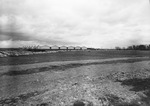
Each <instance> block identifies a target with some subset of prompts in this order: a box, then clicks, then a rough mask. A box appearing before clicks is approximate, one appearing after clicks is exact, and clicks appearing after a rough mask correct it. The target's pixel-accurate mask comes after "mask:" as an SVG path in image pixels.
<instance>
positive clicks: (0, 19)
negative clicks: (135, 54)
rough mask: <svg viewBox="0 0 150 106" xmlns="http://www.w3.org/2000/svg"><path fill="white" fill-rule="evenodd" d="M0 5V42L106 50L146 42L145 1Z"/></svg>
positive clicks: (35, 0) (148, 14)
mask: <svg viewBox="0 0 150 106" xmlns="http://www.w3.org/2000/svg"><path fill="white" fill-rule="evenodd" d="M0 2H1V3H0V42H5V41H6V42H8V41H9V40H10V41H11V43H15V42H18V41H19V43H21V41H22V42H24V41H26V42H38V43H39V42H45V43H46V44H49V45H55V44H57V45H81V46H82V45H83V46H84V45H85V46H91V47H109V48H111V47H115V46H118V45H120V46H128V45H130V44H138V43H150V40H148V35H149V34H150V20H149V19H150V9H149V1H148V0H113V1H112V0H105V1H104V0H42V1H41V0H25V1H24V0H13V1H12V0H5V1H0ZM10 41H9V42H10ZM6 42H5V43H6ZM19 43H17V44H19Z"/></svg>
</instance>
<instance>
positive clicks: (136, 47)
mask: <svg viewBox="0 0 150 106" xmlns="http://www.w3.org/2000/svg"><path fill="white" fill-rule="evenodd" d="M115 49H116V50H150V44H149V45H142V44H141V45H132V46H128V47H126V48H125V47H123V48H121V47H115Z"/></svg>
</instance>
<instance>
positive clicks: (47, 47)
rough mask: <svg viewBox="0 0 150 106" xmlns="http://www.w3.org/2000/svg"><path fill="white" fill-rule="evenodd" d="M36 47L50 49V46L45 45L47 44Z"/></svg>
mask: <svg viewBox="0 0 150 106" xmlns="http://www.w3.org/2000/svg"><path fill="white" fill-rule="evenodd" d="M38 49H45V50H48V49H50V46H47V45H44V46H38Z"/></svg>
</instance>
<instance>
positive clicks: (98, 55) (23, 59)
mask: <svg viewBox="0 0 150 106" xmlns="http://www.w3.org/2000/svg"><path fill="white" fill-rule="evenodd" d="M145 56H148V57H150V51H130V50H119V51H118V50H99V51H95V50H93V51H67V52H57V53H47V54H36V55H25V56H18V57H4V58H0V65H19V64H33V63H42V62H53V61H75V60H93V59H94V60H95V59H106V58H123V57H145Z"/></svg>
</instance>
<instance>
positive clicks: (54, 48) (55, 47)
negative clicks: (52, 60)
mask: <svg viewBox="0 0 150 106" xmlns="http://www.w3.org/2000/svg"><path fill="white" fill-rule="evenodd" d="M50 49H52V50H58V49H60V48H59V47H58V46H56V45H54V46H51V47H50Z"/></svg>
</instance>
